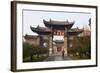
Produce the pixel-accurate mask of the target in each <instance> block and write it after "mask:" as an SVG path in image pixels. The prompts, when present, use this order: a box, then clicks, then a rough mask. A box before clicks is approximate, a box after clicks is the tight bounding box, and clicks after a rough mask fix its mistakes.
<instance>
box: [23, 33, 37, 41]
mask: <svg viewBox="0 0 100 73" xmlns="http://www.w3.org/2000/svg"><path fill="white" fill-rule="evenodd" d="M24 38H25V39H26V40H30V39H37V38H38V36H33V35H27V34H26V35H25V36H24Z"/></svg>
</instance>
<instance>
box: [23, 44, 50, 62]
mask: <svg viewBox="0 0 100 73" xmlns="http://www.w3.org/2000/svg"><path fill="white" fill-rule="evenodd" d="M48 52H49V50H48V47H44V46H34V45H30V44H28V43H23V59H25V58H27V57H30V61H33V60H35V57H33V56H37V57H38V58H39V57H40V55H41V56H42V55H46V56H47V55H48ZM40 58H44V57H40ZM40 58H39V59H40ZM28 59H29V58H28ZM36 59H37V58H36ZM39 59H38V60H39Z"/></svg>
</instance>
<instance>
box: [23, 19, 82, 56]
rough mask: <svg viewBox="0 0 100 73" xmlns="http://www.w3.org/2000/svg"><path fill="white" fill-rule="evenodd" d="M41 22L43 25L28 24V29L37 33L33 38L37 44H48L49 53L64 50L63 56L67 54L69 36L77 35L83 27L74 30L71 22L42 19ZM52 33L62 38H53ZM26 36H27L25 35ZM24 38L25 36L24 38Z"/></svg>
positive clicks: (58, 52) (57, 52)
mask: <svg viewBox="0 0 100 73" xmlns="http://www.w3.org/2000/svg"><path fill="white" fill-rule="evenodd" d="M43 23H44V25H45V27H40V26H37V27H36V28H35V27H32V26H30V29H31V30H32V31H33V32H35V33H37V34H38V38H35V40H37V41H38V42H37V45H44V46H45V45H48V47H49V48H48V49H49V55H52V54H56V55H57V54H58V55H60V53H61V52H62V51H64V54H65V56H67V55H68V51H67V50H68V40H69V39H70V37H71V36H77V35H79V34H80V33H81V32H83V29H78V30H74V31H73V29H74V28H72V26H73V25H74V23H75V22H74V21H73V22H69V21H68V20H66V21H54V20H51V19H50V20H49V21H46V20H43ZM54 35H57V36H63V38H64V40H55V41H54V40H53V38H54ZM26 37H28V36H26ZM25 39H26V38H25ZM70 46H71V45H70Z"/></svg>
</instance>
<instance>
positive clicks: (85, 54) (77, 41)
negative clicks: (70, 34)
mask: <svg viewBox="0 0 100 73" xmlns="http://www.w3.org/2000/svg"><path fill="white" fill-rule="evenodd" d="M68 52H69V53H70V54H73V56H77V57H78V58H79V59H90V58H91V40H90V36H84V37H78V38H74V40H73V47H72V48H69V49H68ZM76 53H78V55H77V54H76Z"/></svg>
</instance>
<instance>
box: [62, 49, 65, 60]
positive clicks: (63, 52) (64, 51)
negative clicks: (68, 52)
mask: <svg viewBox="0 0 100 73" xmlns="http://www.w3.org/2000/svg"><path fill="white" fill-rule="evenodd" d="M64 53H65V51H64V50H63V51H62V57H63V58H64Z"/></svg>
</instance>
